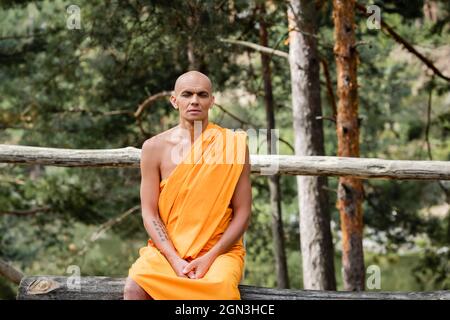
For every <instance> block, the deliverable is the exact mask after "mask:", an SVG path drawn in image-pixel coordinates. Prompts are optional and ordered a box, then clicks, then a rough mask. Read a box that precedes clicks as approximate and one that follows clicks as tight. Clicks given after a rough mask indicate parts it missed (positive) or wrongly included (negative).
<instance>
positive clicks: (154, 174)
mask: <svg viewBox="0 0 450 320" xmlns="http://www.w3.org/2000/svg"><path fill="white" fill-rule="evenodd" d="M158 154H160V152H159V146H158V141H157V140H156V138H151V139H149V140H147V141H145V143H144V144H143V146H142V151H141V190H140V196H141V208H142V219H143V222H144V227H145V230H147V233H148V235H149V236H150V238H151V240H152V241H153V243H154V244H155V246H156V247H157V248H158V249H159V251H160V252H161V253H162V254H163V255H164V256H165V257H166V259H167V261H168V262H169V263H170V264H171V265H172V267H173V268H174V270H175V269H177V267H176V266H177V265H178V264H180V263H181V264H183V266H184V265H185V264H187V262H186V261H185V260H183V259H181V258H180V257H179V255H178V252H177V251H176V249H175V247H174V246H173V243H172V241H171V240H170V238H169V235H168V234H167V230H166V227H165V225H164V223H163V222H162V220H161V217H160V216H159V211H158V199H159V186H160V181H159V160H158V158H157V155H158ZM182 262H184V263H182ZM180 270H181V266H180ZM175 272H177V270H175ZM177 274H179V275H182V273H181V271H180V272H177ZM182 276H184V275H182Z"/></svg>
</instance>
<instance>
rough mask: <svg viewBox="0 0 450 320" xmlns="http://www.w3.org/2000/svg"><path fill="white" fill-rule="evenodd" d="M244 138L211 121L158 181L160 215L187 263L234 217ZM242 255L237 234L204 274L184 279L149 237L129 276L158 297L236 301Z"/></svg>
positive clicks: (240, 241) (241, 239) (211, 242)
mask: <svg viewBox="0 0 450 320" xmlns="http://www.w3.org/2000/svg"><path fill="white" fill-rule="evenodd" d="M246 138H247V135H246V133H245V132H243V131H236V132H233V131H231V130H229V129H225V128H221V127H220V126H218V125H216V124H213V123H211V122H210V123H209V124H208V126H207V128H206V129H205V130H204V132H203V133H202V134H201V135H200V136H199V137H198V138H197V139H196V140H195V142H194V143H193V145H192V146H191V149H190V152H189V154H188V156H187V157H186V158H185V159H184V161H182V162H180V163H179V164H178V165H177V167H176V168H175V169H174V171H173V172H172V174H171V175H170V176H169V177H168V178H167V179H165V180H163V181H161V184H160V196H159V201H158V209H159V214H160V217H161V220H162V221H163V223H164V225H165V226H166V229H167V233H168V235H169V238H170V239H171V241H172V243H173V245H174V247H175V249H176V250H177V252H178V254H179V256H180V257H181V258H183V259H185V260H186V261H188V262H190V261H192V260H193V259H195V258H197V257H199V256H202V255H203V254H205V253H206V252H208V250H209V249H211V247H213V246H214V244H215V243H217V241H218V240H219V239H220V237H221V235H222V234H223V232H224V231H225V230H226V229H227V227H228V225H229V223H230V221H231V219H232V217H233V210H232V208H231V207H230V201H231V198H232V196H233V193H234V190H235V187H236V185H237V182H238V180H239V177H240V175H241V172H242V169H243V166H244V162H245V147H246ZM230 159H231V161H230ZM245 254H246V251H245V248H244V245H243V237H241V238H240V239H239V241H237V242H236V243H235V244H234V245H233V246H232V248H231V249H230V250H229V251H228V252H226V253H224V254H222V255H220V256H218V257H217V258H216V259H215V260H214V262H213V263H212V264H211V266H210V268H209V270H208V272H207V273H206V274H205V275H204V277H203V278H201V279H190V278H182V277H178V276H177V275H176V273H175V272H174V271H173V269H172V266H171V265H170V263H169V262H168V261H167V259H166V258H165V257H164V255H163V254H162V253H161V252H160V251H159V250H158V249H157V248H156V246H155V245H154V244H153V242H152V240H151V239H150V240H148V244H147V246H146V247H143V248H141V249H140V250H139V255H140V257H139V258H138V259H137V260H136V262H135V263H134V264H133V265H132V266H131V268H130V270H129V276H130V277H131V278H132V279H133V280H134V281H135V282H136V283H138V284H139V285H140V286H141V287H142V288H143V289H144V290H145V291H146V292H147V293H148V294H149V295H150V296H151V297H152V298H153V299H156V300H159V299H169V300H179V299H187V300H228V299H235V300H239V299H240V293H239V290H238V284H239V283H240V281H241V278H242V272H243V268H244V257H245Z"/></svg>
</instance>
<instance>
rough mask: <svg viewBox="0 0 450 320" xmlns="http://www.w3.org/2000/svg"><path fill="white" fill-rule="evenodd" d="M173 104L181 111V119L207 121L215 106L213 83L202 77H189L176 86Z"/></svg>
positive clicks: (172, 98) (172, 99)
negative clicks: (209, 112) (212, 90)
mask: <svg viewBox="0 0 450 320" xmlns="http://www.w3.org/2000/svg"><path fill="white" fill-rule="evenodd" d="M171 102H172V105H173V106H174V107H175V108H176V109H178V110H179V112H180V117H182V118H184V119H186V120H189V121H195V120H204V119H207V118H208V110H209V108H211V106H212V105H213V104H214V96H213V95H212V93H211V82H210V81H209V79H207V78H205V77H202V76H198V75H195V74H194V75H188V76H186V77H184V78H182V79H180V81H179V82H178V83H177V84H176V86H175V95H174V96H172V97H171Z"/></svg>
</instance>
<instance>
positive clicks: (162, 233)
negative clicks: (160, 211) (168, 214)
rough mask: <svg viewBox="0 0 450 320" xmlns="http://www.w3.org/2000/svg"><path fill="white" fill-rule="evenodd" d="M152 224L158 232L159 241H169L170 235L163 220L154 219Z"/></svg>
mask: <svg viewBox="0 0 450 320" xmlns="http://www.w3.org/2000/svg"><path fill="white" fill-rule="evenodd" d="M152 222H153V226H154V227H155V230H156V232H157V233H158V236H159V239H160V240H161V241H163V242H164V241H166V240H169V235H168V234H167V231H166V227H165V226H164V224H163V222H162V221H161V219H159V218H157V219H152Z"/></svg>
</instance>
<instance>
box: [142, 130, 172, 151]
mask: <svg viewBox="0 0 450 320" xmlns="http://www.w3.org/2000/svg"><path fill="white" fill-rule="evenodd" d="M174 129H175V128H171V129H168V130H166V131H163V132H161V133H159V134H157V135H155V136H153V137H151V138H148V139H147V140H145V141H144V143H143V144H142V152H145V153H151V154H152V155H154V156H159V155H162V154H164V151H165V150H166V149H167V148H168V147H170V146H171V145H172V144H173V140H174V139H173V132H174Z"/></svg>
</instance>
